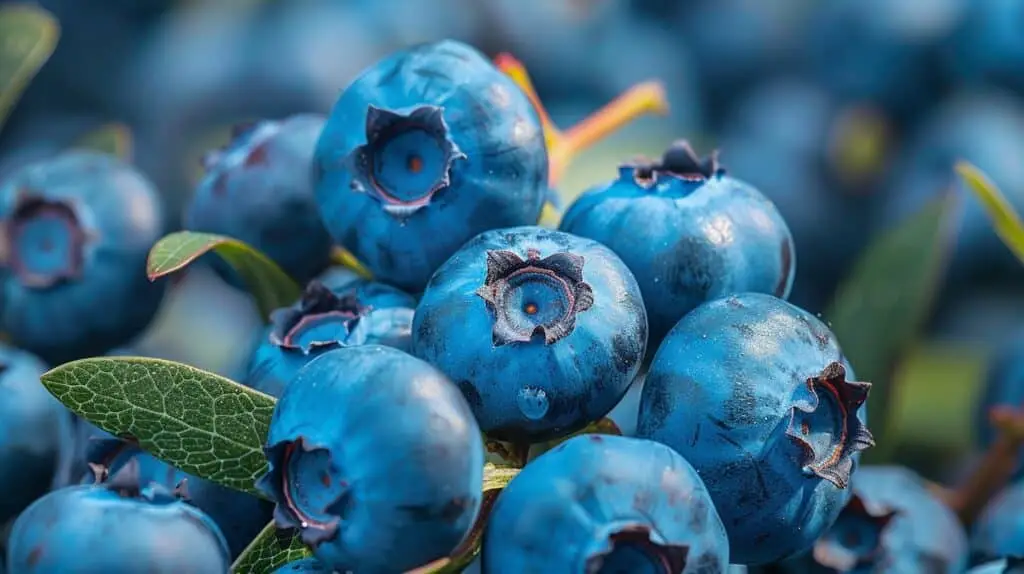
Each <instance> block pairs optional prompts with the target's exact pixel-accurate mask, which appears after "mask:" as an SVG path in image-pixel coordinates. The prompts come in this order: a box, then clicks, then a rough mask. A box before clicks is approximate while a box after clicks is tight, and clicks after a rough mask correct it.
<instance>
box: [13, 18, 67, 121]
mask: <svg viewBox="0 0 1024 574" xmlns="http://www.w3.org/2000/svg"><path fill="white" fill-rule="evenodd" d="M58 37H60V25H59V24H58V22H57V19H56V18H54V17H53V15H52V14H50V13H49V12H47V11H46V10H43V9H42V8H39V7H38V6H33V5H31V4H28V3H24V4H7V5H5V6H2V7H0V126H2V125H3V123H4V120H6V119H7V116H8V114H10V112H11V109H12V108H14V104H15V103H17V102H18V99H19V98H20V97H21V94H22V92H24V91H25V88H27V87H28V84H29V82H30V81H31V80H32V78H33V77H34V76H35V75H36V73H37V72H39V69H40V68H42V67H43V64H45V63H46V61H47V60H48V59H49V58H50V55H51V54H53V50H54V48H56V47H57V38H58Z"/></svg>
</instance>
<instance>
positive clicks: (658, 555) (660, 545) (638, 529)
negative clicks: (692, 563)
mask: <svg viewBox="0 0 1024 574" xmlns="http://www.w3.org/2000/svg"><path fill="white" fill-rule="evenodd" d="M624 547H626V548H629V549H630V550H632V551H634V552H631V554H633V555H635V553H636V552H639V553H641V554H642V555H643V556H645V557H646V558H647V560H649V562H650V564H649V565H650V566H651V567H652V569H651V570H650V571H651V572H657V573H658V574H682V572H683V570H684V569H685V568H686V560H687V558H689V555H690V547H689V546H687V545H681V544H669V543H665V542H662V541H660V536H658V535H657V534H656V533H654V532H653V531H652V530H651V528H650V527H649V526H647V525H645V524H628V525H626V526H624V527H622V528H618V529H617V530H615V531H614V532H612V533H611V534H610V535H609V536H608V537H607V539H606V540H603V541H601V546H600V547H599V548H598V549H597V550H594V551H592V552H590V553H589V555H588V556H587V557H586V563H585V565H584V568H585V572H587V573H596V572H601V571H602V568H603V567H604V565H605V561H607V560H608V559H609V558H610V557H611V556H612V555H613V554H614V553H615V551H616V550H618V549H621V548H624ZM645 571H647V569H645Z"/></svg>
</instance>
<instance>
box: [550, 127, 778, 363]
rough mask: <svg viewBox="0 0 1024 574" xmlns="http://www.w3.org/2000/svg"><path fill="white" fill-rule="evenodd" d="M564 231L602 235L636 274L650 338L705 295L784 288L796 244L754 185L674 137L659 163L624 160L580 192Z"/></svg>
mask: <svg viewBox="0 0 1024 574" xmlns="http://www.w3.org/2000/svg"><path fill="white" fill-rule="evenodd" d="M560 229H561V230H562V231H566V232H568V233H573V234H575V235H579V236H582V237H588V238H590V239H593V240H595V241H599V242H601V243H603V244H605V245H607V246H608V247H610V248H611V250H612V251H614V252H615V253H616V255H618V256H619V257H621V258H622V260H623V261H624V262H625V263H626V265H627V266H628V267H629V269H630V270H631V271H632V272H633V274H634V275H635V276H636V279H637V283H639V284H640V290H641V292H642V293H643V298H644V301H645V302H646V303H647V314H648V321H649V322H650V327H651V342H652V346H653V344H656V343H657V342H659V341H660V340H661V339H662V337H664V336H665V334H666V333H668V331H669V329H671V328H672V326H673V325H675V324H676V322H678V321H679V319H681V318H682V317H683V315H685V314H686V313H688V312H689V311H690V310H692V309H693V308H695V307H696V306H697V305H700V304H701V303H703V302H704V301H707V300H710V299H716V298H718V297H722V296H725V295H729V294H732V293H742V292H747V291H753V292H762V293H772V294H774V295H776V296H777V297H783V298H784V297H787V296H788V295H789V291H790V289H791V288H792V285H793V273H794V269H795V267H796V254H795V251H794V247H793V238H792V236H791V235H790V232H789V228H788V227H787V226H786V222H785V221H783V219H782V216H781V215H779V212H778V211H777V210H776V209H775V206H774V205H773V204H772V203H771V201H769V200H768V199H766V198H765V197H764V196H763V195H761V193H760V192H759V191H757V190H756V189H754V188H753V187H751V186H750V185H748V184H746V183H743V182H741V181H739V180H737V179H734V178H732V177H730V176H728V175H726V174H725V172H724V170H723V169H721V168H720V167H719V165H718V163H717V157H716V156H715V155H712V156H711V157H709V158H705V159H704V160H700V159H698V158H697V156H696V154H695V153H694V151H693V149H692V148H691V147H690V146H689V144H687V143H686V142H677V143H675V144H673V146H672V147H671V148H669V150H668V151H667V152H666V153H665V156H664V158H663V159H662V160H661V161H660V162H658V163H657V164H655V165H650V166H648V165H626V166H622V167H620V168H619V177H618V179H616V180H615V181H614V182H612V183H610V184H608V185H605V186H602V187H598V188H595V189H592V190H590V191H589V192H587V193H585V194H584V195H582V196H581V197H580V198H579V199H577V200H576V202H575V203H574V204H573V205H572V207H570V208H569V210H568V211H567V212H566V214H565V217H564V218H563V219H562V223H561V226H560Z"/></svg>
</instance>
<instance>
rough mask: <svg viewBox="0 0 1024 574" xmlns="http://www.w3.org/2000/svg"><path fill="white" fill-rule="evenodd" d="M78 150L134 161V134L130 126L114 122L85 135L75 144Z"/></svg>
mask: <svg viewBox="0 0 1024 574" xmlns="http://www.w3.org/2000/svg"><path fill="white" fill-rule="evenodd" d="M75 147H77V148H83V149H91V150H93V151H98V152H103V153H108V154H110V155H114V156H117V157H119V158H121V159H123V160H125V161H131V160H132V132H131V130H130V129H129V128H128V126H126V125H124V124H122V123H118V122H114V123H109V124H106V125H104V126H102V127H100V128H99V129H96V130H94V131H92V132H89V133H87V134H85V136H83V137H82V138H81V139H80V140H78V142H77V143H76V144H75Z"/></svg>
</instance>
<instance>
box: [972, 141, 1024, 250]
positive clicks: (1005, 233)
mask: <svg viewBox="0 0 1024 574" xmlns="http://www.w3.org/2000/svg"><path fill="white" fill-rule="evenodd" d="M956 173H957V174H958V175H959V176H960V178H961V179H963V180H964V183H966V184H967V188H968V189H970V190H971V191H973V192H974V195H975V196H976V197H977V198H978V199H979V200H980V201H981V205H982V207H984V208H985V212H986V213H987V214H988V217H989V219H991V220H992V227H993V228H995V231H996V235H998V236H999V238H1000V239H1002V240H1003V243H1005V244H1006V246H1007V247H1009V248H1010V251H1012V252H1013V254H1014V255H1016V256H1017V258H1018V259H1020V260H1021V262H1024V222H1022V221H1021V218H1020V215H1018V214H1017V212H1016V210H1014V209H1013V205H1011V204H1010V202H1009V201H1007V199H1006V196H1004V195H1003V192H1001V191H999V188H998V187H996V184H995V183H993V182H992V180H990V179H989V178H988V176H986V175H985V173H984V172H982V171H981V170H980V169H978V168H977V167H975V166H974V165H973V164H970V163H968V162H966V161H961V162H958V163H957V164H956Z"/></svg>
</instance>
